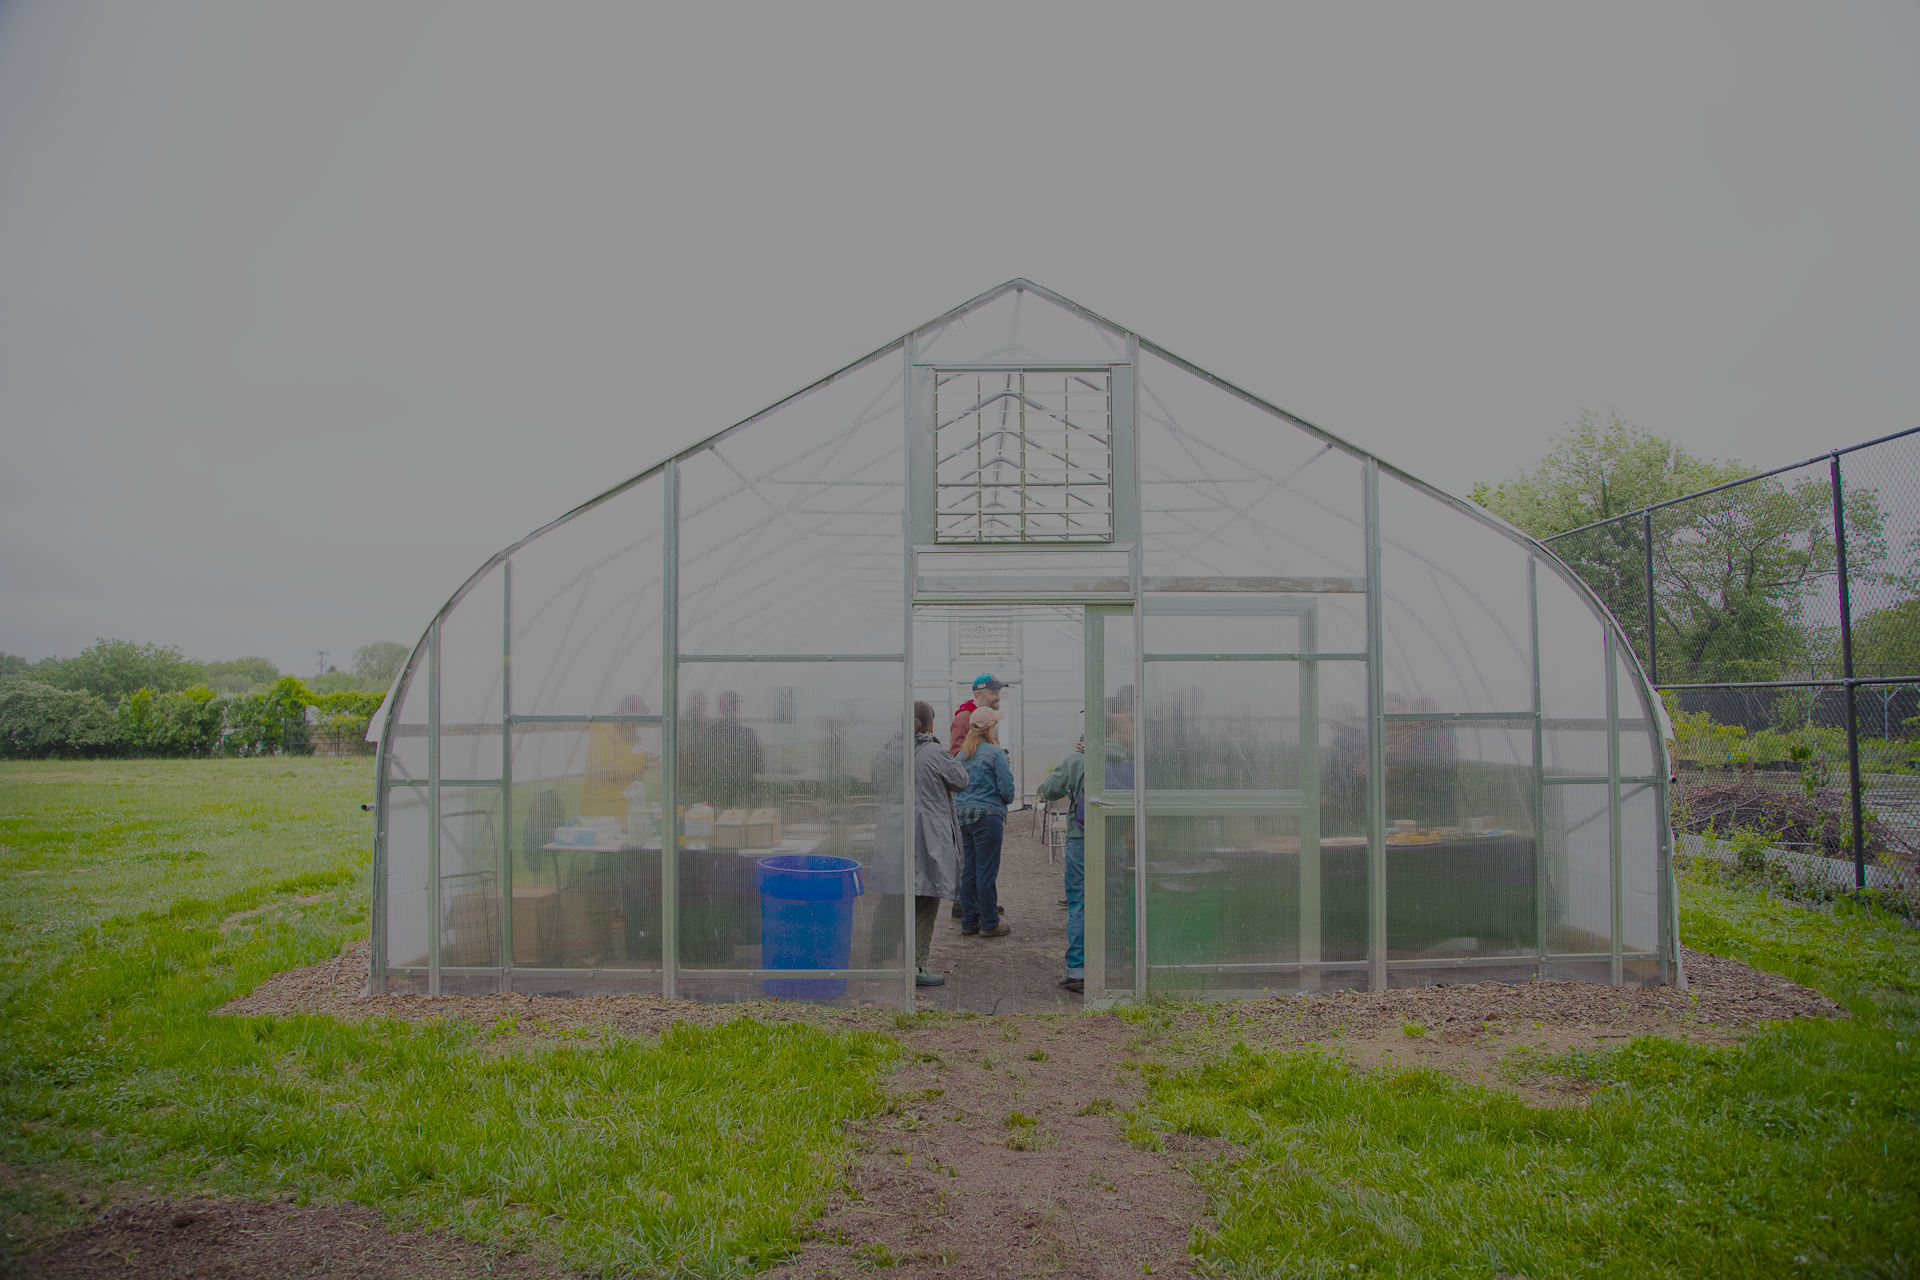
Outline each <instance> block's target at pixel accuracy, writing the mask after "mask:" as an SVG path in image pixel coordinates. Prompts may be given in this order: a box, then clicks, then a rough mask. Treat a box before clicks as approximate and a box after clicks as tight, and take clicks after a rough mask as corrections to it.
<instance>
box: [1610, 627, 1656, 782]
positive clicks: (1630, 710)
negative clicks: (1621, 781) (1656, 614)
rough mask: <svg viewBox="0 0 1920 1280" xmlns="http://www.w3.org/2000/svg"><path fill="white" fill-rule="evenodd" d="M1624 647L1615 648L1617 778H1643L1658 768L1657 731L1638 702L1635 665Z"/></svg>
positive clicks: (1638, 681) (1649, 775)
mask: <svg viewBox="0 0 1920 1280" xmlns="http://www.w3.org/2000/svg"><path fill="white" fill-rule="evenodd" d="M1625 648H1626V646H1625V644H1623V643H1620V644H1616V646H1615V649H1614V653H1615V655H1616V656H1615V662H1616V664H1617V670H1616V673H1615V674H1616V677H1617V683H1616V685H1615V688H1616V690H1617V691H1618V692H1617V693H1616V697H1617V698H1618V700H1619V715H1620V776H1621V777H1624V778H1646V777H1651V776H1652V775H1653V774H1654V772H1655V771H1656V770H1658V769H1659V768H1660V766H1659V765H1658V764H1656V763H1655V760H1656V756H1655V754H1654V749H1653V740H1654V734H1655V733H1657V732H1658V730H1656V729H1655V728H1654V726H1653V722H1652V721H1651V720H1650V719H1648V716H1647V708H1646V704H1645V703H1643V702H1641V701H1640V680H1639V668H1638V664H1636V663H1635V662H1634V661H1633V660H1632V659H1631V658H1627V657H1625V656H1624V655H1623V654H1622V650H1624V649H1625Z"/></svg>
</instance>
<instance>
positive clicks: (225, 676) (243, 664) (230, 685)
mask: <svg viewBox="0 0 1920 1280" xmlns="http://www.w3.org/2000/svg"><path fill="white" fill-rule="evenodd" d="M201 665H202V666H204V667H205V668H206V670H207V680H206V683H207V685H208V686H209V687H210V688H212V689H214V690H215V691H216V692H219V693H251V692H253V691H254V690H255V689H257V688H259V687H261V686H263V685H270V684H272V683H273V682H274V681H275V680H278V679H279V678H280V668H278V667H276V666H274V665H273V664H272V663H271V662H268V661H267V660H266V659H265V658H235V659H233V660H232V661H231V662H205V663H202V664H201Z"/></svg>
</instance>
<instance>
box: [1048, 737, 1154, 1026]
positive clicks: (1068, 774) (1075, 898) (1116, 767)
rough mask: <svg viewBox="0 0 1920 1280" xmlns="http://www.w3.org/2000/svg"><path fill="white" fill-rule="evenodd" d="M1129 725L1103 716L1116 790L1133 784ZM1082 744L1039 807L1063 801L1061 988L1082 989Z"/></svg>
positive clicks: (1053, 775) (1109, 773)
mask: <svg viewBox="0 0 1920 1280" xmlns="http://www.w3.org/2000/svg"><path fill="white" fill-rule="evenodd" d="M1132 743H1133V724H1132V722H1131V721H1130V720H1128V719H1127V718H1126V717H1124V716H1118V715H1110V716H1108V717H1107V736H1106V763H1107V769H1106V783H1107V786H1108V787H1109V788H1111V789H1114V790H1126V789H1128V788H1130V787H1132V786H1133V760H1132V754H1133V751H1132ZM1085 748H1086V743H1085V740H1084V739H1083V740H1082V741H1080V742H1076V743H1074V744H1073V754H1072V755H1070V756H1068V757H1067V758H1066V759H1065V760H1062V761H1061V762H1060V763H1059V764H1058V765H1056V766H1054V768H1053V771H1052V772H1050V773H1048V774H1047V776H1046V780H1045V781H1043V782H1042V783H1041V784H1040V799H1041V802H1042V803H1045V802H1046V801H1049V800H1066V801H1068V802H1069V804H1068V807H1067V839H1066V864H1067V865H1066V881H1067V884H1066V888H1067V957H1066V959H1067V976H1066V977H1064V978H1062V979H1060V985H1061V986H1063V987H1065V988H1066V989H1067V990H1069V991H1084V990H1085V989H1086V985H1087V972H1086V965H1087V957H1086V950H1087V830H1086V821H1087V799H1086V791H1087V763H1086V756H1085V755H1084V754H1083V753H1084V751H1085Z"/></svg>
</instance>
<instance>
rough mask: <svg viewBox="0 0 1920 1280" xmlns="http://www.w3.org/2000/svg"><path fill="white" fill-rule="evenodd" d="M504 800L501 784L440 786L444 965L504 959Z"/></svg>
mask: <svg viewBox="0 0 1920 1280" xmlns="http://www.w3.org/2000/svg"><path fill="white" fill-rule="evenodd" d="M496 741H497V739H496ZM496 772H497V770H496ZM502 800H503V796H502V793H501V791H500V788H498V787H451V786H442V787H441V788H440V964H441V967H442V968H494V967H497V966H498V965H499V963H500V910H501V888H502V885H503V879H502V866H501V863H502V855H503V853H504V849H505V844H506V835H507V833H506V830H505V818H506V814H505V810H504V808H503V805H502Z"/></svg>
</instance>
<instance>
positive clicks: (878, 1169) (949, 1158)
mask: <svg viewBox="0 0 1920 1280" xmlns="http://www.w3.org/2000/svg"><path fill="white" fill-rule="evenodd" d="M900 1038H901V1040H902V1041H903V1043H904V1044H905V1045H906V1046H907V1049H908V1056H907V1059H906V1061H905V1063H904V1065H903V1066H902V1067H901V1068H900V1070H899V1071H897V1072H896V1073H895V1075H894V1077H893V1079H892V1081H891V1083H890V1088H891V1092H892V1096H893V1098H894V1099H895V1101H896V1109H895V1110H894V1111H893V1112H892V1113H891V1114H889V1115H886V1116H882V1117H880V1118H879V1119H877V1120H875V1121H872V1122H870V1123H868V1124H866V1125H864V1126H862V1127H861V1129H860V1132H859V1148H860V1151H859V1158H858V1160H857V1161H856V1163H855V1165H854V1167H853V1168H852V1169H851V1170H850V1171H849V1173H848V1176H847V1179H846V1182H845V1184H844V1185H843V1187H842V1189H841V1191H840V1193H839V1194H838V1195H837V1196H836V1198H835V1202H834V1204H833V1205H832V1206H831V1207H830V1208H829V1209H828V1210H827V1212H826V1213H825V1214H823V1215H822V1216H821V1218H820V1219H819V1220H818V1221H817V1222H816V1223H815V1224H814V1231H813V1234H812V1238H811V1239H810V1240H809V1241H808V1242H807V1243H806V1245H805V1246H804V1248H803V1250H802V1252H801V1254H800V1256H799V1257H798V1258H795V1259H794V1260H792V1261H790V1262H788V1263H786V1264H785V1265H784V1266H782V1267H780V1268H778V1269H777V1271H776V1272H775V1274H778V1275H785V1276H796V1277H797V1276H842V1275H849V1274H853V1273H854V1272H856V1271H859V1270H862V1269H866V1268H873V1267H876V1266H879V1267H891V1268H893V1271H892V1274H895V1275H899V1276H903V1277H907V1276H919V1275H934V1274H943V1275H968V1276H975V1275H978V1276H1027V1275H1038V1274H1052V1275H1060V1276H1072V1277H1090V1278H1091V1277H1099V1278H1102V1280H1104V1278H1105V1277H1120V1276H1139V1275H1143V1274H1146V1270H1145V1269H1146V1268H1148V1267H1151V1268H1152V1271H1153V1274H1157V1275H1174V1274H1179V1275H1184V1274H1188V1272H1189V1269H1190V1264H1191V1263H1192V1261H1193V1259H1191V1258H1190V1257H1189V1256H1188V1255H1187V1251H1186V1250H1187V1241H1188V1239H1189V1237H1190V1234H1191V1231H1192V1227H1193V1224H1194V1223H1195V1222H1196V1221H1198V1220H1199V1219H1200V1218H1201V1216H1202V1213H1203V1210H1204V1203H1203V1197H1202V1195H1201V1193H1200V1188H1199V1186H1198V1184H1197V1183H1196V1182H1195V1181H1194V1179H1192V1178H1191V1177H1188V1176H1185V1174H1184V1173H1183V1166H1185V1165H1187V1164H1189V1163H1191V1162H1194V1161H1204V1160H1208V1159H1212V1158H1215V1157H1216V1156H1218V1155H1219V1154H1220V1153H1221V1152H1222V1151H1223V1150H1225V1144H1223V1143H1220V1142H1215V1141H1206V1140H1201V1139H1182V1138H1172V1139H1169V1140H1167V1141H1166V1142H1165V1143H1164V1144H1162V1143H1160V1142H1159V1141H1158V1140H1157V1139H1156V1140H1154V1141H1153V1142H1152V1144H1151V1145H1155V1146H1164V1149H1161V1150H1143V1149H1140V1148H1138V1147H1136V1146H1134V1145H1132V1144H1130V1143H1129V1141H1128V1136H1127V1133H1126V1128H1127V1125H1128V1120H1127V1118H1126V1116H1125V1114H1124V1113H1125V1111H1126V1109H1127V1108H1129V1107H1131V1106H1132V1105H1133V1104H1135V1103H1136V1102H1137V1101H1138V1100H1139V1098H1138V1095H1139V1093H1140V1087H1141V1086H1140V1076H1139V1075H1138V1074H1136V1073H1134V1072H1131V1071H1127V1070H1122V1069H1121V1068H1120V1066H1119V1064H1120V1063H1121V1062H1122V1061H1123V1060H1125V1059H1127V1058H1128V1057H1129V1055H1130V1053H1133V1052H1138V1051H1139V1050H1140V1048H1141V1046H1140V1045H1139V1044H1138V1043H1135V1042H1136V1041H1137V1040H1138V1039H1139V1037H1138V1034H1137V1031H1136V1029H1135V1028H1134V1027H1133V1026H1131V1025H1129V1024H1128V1023H1125V1022H1122V1021H1120V1020H1118V1019H1114V1018H1092V1019H1086V1018H1054V1017H1031V1016H1029V1017H1009V1018H996V1019H985V1018H982V1019H975V1020H968V1021H950V1020H945V1019H942V1020H940V1022H939V1023H937V1024H936V1025H934V1026H932V1027H929V1028H924V1029H920V1030H915V1031H910V1032H906V1033H904V1034H902V1035H901V1036H900Z"/></svg>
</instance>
